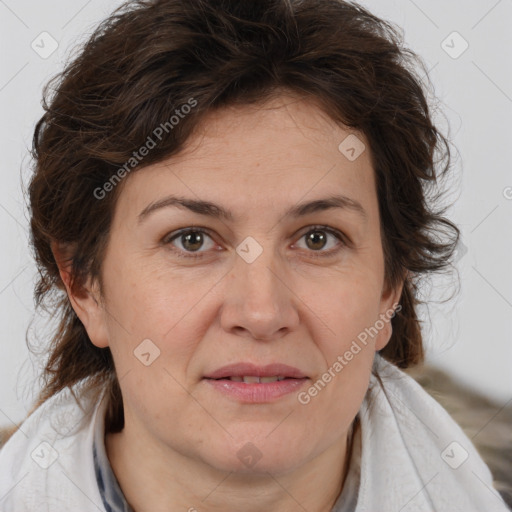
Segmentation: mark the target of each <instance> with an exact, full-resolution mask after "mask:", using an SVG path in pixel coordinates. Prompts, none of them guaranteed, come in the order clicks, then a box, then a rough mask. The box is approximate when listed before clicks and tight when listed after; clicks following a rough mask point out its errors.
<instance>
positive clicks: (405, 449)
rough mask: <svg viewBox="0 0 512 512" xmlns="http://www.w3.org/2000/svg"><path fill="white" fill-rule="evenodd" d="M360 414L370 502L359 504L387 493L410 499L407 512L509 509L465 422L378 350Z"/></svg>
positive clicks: (391, 499)
mask: <svg viewBox="0 0 512 512" xmlns="http://www.w3.org/2000/svg"><path fill="white" fill-rule="evenodd" d="M360 419H361V432H362V461H361V464H362V466H361V493H360V497H361V503H362V505H363V504H364V507H366V508H364V507H363V508H361V509H359V508H358V509H357V510H358V511H359V510H373V509H374V507H379V506H380V505H382V500H381V498H382V497H385V498H384V499H385V501H386V500H387V502H386V504H385V505H386V507H388V508H389V509H392V508H393V507H398V509H402V507H404V508H403V509H402V510H403V512H406V511H408V510H411V511H412V510H421V511H423V510H425V511H431V510H448V509H449V510H453V511H454V512H456V511H457V510H464V511H465V512H467V511H476V510H487V511H497V512H498V511H500V512H502V511H503V512H505V511H506V510H508V509H507V508H506V505H505V504H504V503H503V501H502V499H501V498H500V496H499V494H498V493H497V491H496V490H494V489H493V485H492V475H491V472H490V471H489V468H488V467H487V466H486V464H485V463H484V461H483V460H482V458H481V457H480V455H479V453H478V452H477V450H476V448H475V447H474V445H473V443H472V442H471V440H470V439H469V438H468V437H467V436H466V434H465V433H464V432H463V430H462V429H461V428H460V427H459V425H458V424H457V423H456V422H455V421H454V420H453V419H452V418H451V416H450V415H449V414H448V412H447V411H446V410H445V409H444V408H443V407H442V406H441V405H440V404H439V403H438V402H437V401H436V400H435V399H434V398H432V397H431V396H430V395H429V394H428V393H427V392H426V391H425V390H424V389H423V388H422V387H421V386H420V384H418V383H417V382H416V381H415V380H414V379H413V378H412V377H411V376H409V375H407V374H406V373H405V372H404V371H402V370H400V369H399V368H398V367H396V366H395V365H393V364H391V363H389V362H388V361H386V360H385V359H383V358H382V357H381V356H380V355H379V354H377V355H376V358H375V365H374V373H373V374H372V377H371V382H370V387H369V391H368V393H367V396H366V397H365V400H364V402H363V404H362V407H361V411H360ZM493 495H494V496H493ZM379 500H380V501H379ZM406 504H407V505H406ZM386 507H384V509H386Z"/></svg>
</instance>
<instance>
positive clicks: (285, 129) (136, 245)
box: [81, 96, 401, 474]
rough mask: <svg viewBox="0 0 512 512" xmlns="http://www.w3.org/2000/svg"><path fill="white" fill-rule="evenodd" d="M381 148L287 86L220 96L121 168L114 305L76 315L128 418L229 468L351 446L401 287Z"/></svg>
mask: <svg viewBox="0 0 512 512" xmlns="http://www.w3.org/2000/svg"><path fill="white" fill-rule="evenodd" d="M348 136H350V138H349V139H347V140H345V139H346V138H347V137H348ZM356 136H357V138H355V137H356ZM363 143H364V144H365V145H366V149H364V147H363V146H362V144H363ZM340 144H341V146H340ZM368 149H369V148H368V145H367V142H366V140H365V139H364V137H363V136H362V135H360V134H350V132H348V131H346V130H344V129H342V128H340V127H339V126H337V125H336V124H335V123H334V122H333V121H332V120H330V119H329V118H328V117H326V115H325V114H323V113H322V112H321V111H320V110H319V109H318V108H317V107H315V106H313V105H312V104H311V103H306V102H303V101H298V100H296V99H293V98H291V97H287V96H281V97H280V98H279V99H274V100H272V101H271V102H270V103H267V104H266V105H265V106H264V108H255V107H243V108H240V107H238V108H236V109H227V110H222V111H219V112H217V113H215V114H211V115H210V117H209V118H208V119H207V120H206V121H205V122H204V123H203V124H202V125H201V130H198V131H197V132H196V133H195V135H194V136H193V137H192V138H191V139H190V140H189V143H188V145H187V148H186V149H185V151H184V152H182V153H181V154H180V155H179V156H176V157H172V158H170V159H169V160H168V161H165V162H162V163H159V164H155V165H152V166H150V167H147V168H145V169H141V170H140V171H136V172H133V173H132V174H131V175H130V176H128V177H127V178H125V182H124V183H123V189H122V191H121V194H120V196H119V200H118V203H117V205H116V210H115V213H114V218H113V223H112V229H111V234H110V238H109V243H108V247H107V251H106V256H105V260H104V264H103V267H102V276H103V281H104V289H103V297H102V298H103V301H104V306H102V307H98V306H96V303H95V302H94V301H92V300H90V301H89V302H84V306H85V307H84V309H87V308H88V311H89V313H88V314H82V316H81V318H82V320H83V321H84V324H85V325H86V328H87V330H88V333H89V336H90V337H91V340H92V341H93V343H95V344H96V345H98V346H107V345H108V346H109V347H110V349H111V351H112V354H113V358H114V361H115V366H116V371H117V375H118V377H119V380H120V386H121V390H122V394H123V400H124V408H125V421H126V425H125V428H126V431H128V432H131V434H132V436H137V438H138V439H144V440H145V443H146V444H147V445H148V446H150V447H151V449H154V450H155V453H161V454H162V453H164V454H165V453H168V454H171V453H178V454H180V456H185V457H187V458H189V459H193V460H195V461H196V462H197V461H198V462H202V463H206V464H207V465H209V466H211V467H214V468H216V469H220V470H225V471H253V472H258V471H261V472H265V471H270V472H273V473H274V474H277V473H279V472H286V471H289V470H292V469H294V468H298V467H299V466H300V465H302V464H304V463H306V462H307V461H311V460H312V459H314V458H315V457H317V456H320V455H321V454H322V453H325V452H326V451H327V450H328V449H329V448H331V449H337V447H338V448H339V449H340V450H341V449H342V448H341V447H342V446H343V443H344V442H345V440H346V433H347V430H348V428H349V426H350V424H351V422H352V420H353V419H354V417H355V415H356V413H357V411H358V409H359V407H360V404H361V402H362V400H363V397H364V394H365V392H366V390H367V387H368V381H369V376H370V371H371V366H372V362H373V358H374V353H375V350H379V349H381V348H383V347H384V345H385V344H386V342H387V341H388V340H389V336H390V333H391V331H390V329H389V325H390V324H389V322H388V321H386V319H389V318H390V316H391V311H392V308H393V305H395V306H396V302H398V299H399V297H400V291H401V290H395V291H394V292H393V291H387V290H385V289H384V261H383V252H382V246H381V238H380V229H379V213H378V202H377V195H376V186H375V181H374V174H373V169H372V165H371V160H370V155H369V150H368ZM334 196H344V197H345V198H346V199H337V200H333V197H334ZM173 197H174V198H179V199H180V200H183V202H184V203H189V207H186V206H180V204H179V203H178V202H175V201H174V200H171V198H173ZM322 201H329V203H327V202H325V203H324V202H322ZM203 202H204V204H203ZM206 203H208V204H206ZM308 204H309V205H311V206H306V205H308ZM214 205H215V206H214ZM315 205H316V206H315ZM329 205H330V207H327V206H329ZM84 300H85V299H84ZM95 307H96V308H98V309H97V310H96V311H94V308H95ZM383 319H384V321H383ZM383 324H384V326H383ZM376 326H377V328H375V327H376ZM372 327H373V330H372V331H371V332H372V334H373V335H374V336H373V337H372V336H368V334H367V333H368V332H369V331H368V329H370V328H372ZM375 331H378V332H377V334H375ZM365 333H366V337H365ZM365 338H366V339H365ZM363 340H364V341H363ZM243 365H247V366H245V367H244V366H243ZM251 365H252V366H251ZM269 365H286V367H285V366H281V367H279V366H274V368H272V367H270V366H269ZM265 367H268V368H265ZM288 367H289V368H288ZM290 368H292V369H294V370H292V369H290ZM242 376H246V377H258V376H259V377H262V376H263V377H265V376H266V377H268V378H263V381H261V382H240V381H241V380H242ZM214 377H217V378H219V377H224V378H220V379H219V380H215V379H214ZM272 377H287V378H286V379H285V380H279V381H277V382H275V379H272ZM329 377H330V378H329ZM246 380H248V381H257V380H258V379H254V378H252V379H246ZM267 381H269V382H267ZM272 381H274V382H272ZM317 381H320V383H318V382H317ZM315 383H317V384H316V387H314V384H315ZM312 386H313V387H312Z"/></svg>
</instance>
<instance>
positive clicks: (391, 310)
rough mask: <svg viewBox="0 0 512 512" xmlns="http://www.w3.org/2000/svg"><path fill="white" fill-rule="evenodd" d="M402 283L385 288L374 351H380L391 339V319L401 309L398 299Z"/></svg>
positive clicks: (400, 295)
mask: <svg viewBox="0 0 512 512" xmlns="http://www.w3.org/2000/svg"><path fill="white" fill-rule="evenodd" d="M403 286H404V281H401V282H400V283H399V284H398V285H397V286H395V287H394V288H390V287H385V289H384V290H383V293H382V298H381V310H380V315H379V320H380V322H379V325H380V326H381V327H382V328H381V329H379V332H378V334H377V336H376V339H375V350H376V351H379V350H382V349H383V348H384V347H385V346H386V345H387V344H388V343H389V340H390V339H391V335H392V334H393V326H392V325H391V319H392V318H393V317H394V316H395V314H396V312H397V311H399V310H400V309H401V305H400V298H401V297H402V290H403Z"/></svg>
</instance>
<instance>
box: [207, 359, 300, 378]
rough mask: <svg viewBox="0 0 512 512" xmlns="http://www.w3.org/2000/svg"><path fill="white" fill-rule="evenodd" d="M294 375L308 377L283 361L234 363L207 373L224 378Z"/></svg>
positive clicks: (208, 376) (211, 376) (212, 376)
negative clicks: (262, 363)
mask: <svg viewBox="0 0 512 512" xmlns="http://www.w3.org/2000/svg"><path fill="white" fill-rule="evenodd" d="M247 376H254V377H274V376H280V377H292V378H295V379H303V378H305V377H307V375H304V373H303V372H301V371H300V370H299V369H298V368H295V367H293V366H288V365H286V364H281V363H272V364H267V365H265V366H258V365H255V364H253V363H234V364H228V365H227V366H223V367H222V368H219V369H218V370H215V371H214V372H211V373H209V374H207V375H205V378H207V379H223V378H225V377H247Z"/></svg>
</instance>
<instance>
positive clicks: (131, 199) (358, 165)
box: [119, 95, 377, 220]
mask: <svg viewBox="0 0 512 512" xmlns="http://www.w3.org/2000/svg"><path fill="white" fill-rule="evenodd" d="M347 149H348V152H347ZM354 156H355V158H354ZM124 188H125V190H123V192H122V193H121V195H120V198H119V199H120V202H121V203H122V204H121V205H120V207H121V208H123V209H129V210H130V211H131V214H134V211H135V210H138V211H137V214H139V213H140V212H141V211H142V210H143V209H144V208H147V206H148V204H149V203H152V202H155V201H157V200H158V199H164V198H165V196H166V195H168V194H173V195H178V196H181V197H188V198H190V199H201V200H206V201H210V202H212V203H216V204H222V205H224V206H225V209H229V211H230V212H232V213H233V214H234V215H233V217H234V218H235V220H236V218H243V217H244V215H245V216H246V215H253V214H254V212H257V211H259V212H260V214H263V212H268V211H277V210H279V209H280V205H282V209H283V210H284V209H286V210H290V208H291V207H292V206H293V205H294V204H297V203H299V202H305V201H307V200H309V201H311V200H314V199H317V198H324V197H326V196H332V195H333V194H340V195H344V196H346V197H348V198H350V199H353V200H354V201H357V202H359V203H361V204H364V205H365V206H364V209H365V210H366V211H367V213H368V216H372V215H374V214H376V213H377V212H376V211H375V210H376V196H375V182H374V173H373V167H372V163H371V157H370V151H369V147H368V144H367V141H366V139H365V137H364V135H363V134H361V133H356V132H353V131H351V130H348V129H347V128H346V127H343V126H341V125H339V124H338V123H336V122H335V121H333V120H332V119H331V118H330V117H329V116H327V115H326V114H325V113H324V112H323V111H322V110H321V109H320V108H318V107H317V106H316V105H315V104H313V103H311V102H308V101H305V100H300V99H297V98H296V97H293V96H284V95H283V96H280V97H277V98H274V99H272V100H270V101H267V102H266V103H265V104H262V105H244V106H237V107H229V108H224V109H222V110H218V111H214V112H211V113H209V114H208V115H207V116H206V117H205V118H204V119H203V121H202V122H201V123H200V124H199V125H198V126H197V127H196V129H195V131H194V133H193V134H192V135H191V136H190V138H189V140H188V141H187V143H186V145H185V148H184V150H183V151H182V152H181V153H180V154H178V155H175V156H173V157H171V158H170V159H168V160H165V161H163V162H160V163H157V164H154V165H151V166H148V167H146V168H142V169H141V170H139V171H136V172H134V173H132V174H131V175H130V176H129V177H128V179H127V183H124ZM125 213H128V212H127V211H126V212H125Z"/></svg>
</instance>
